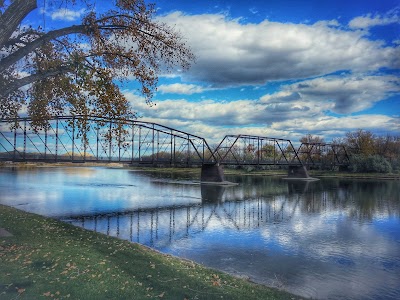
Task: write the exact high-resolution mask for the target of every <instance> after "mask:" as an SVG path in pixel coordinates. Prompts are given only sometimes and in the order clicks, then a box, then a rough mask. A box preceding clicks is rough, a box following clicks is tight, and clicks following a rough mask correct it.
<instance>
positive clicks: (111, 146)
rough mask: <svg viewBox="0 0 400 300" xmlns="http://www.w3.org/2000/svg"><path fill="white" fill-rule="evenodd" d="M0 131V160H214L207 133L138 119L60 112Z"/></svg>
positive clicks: (9, 123) (3, 125)
mask: <svg viewBox="0 0 400 300" xmlns="http://www.w3.org/2000/svg"><path fill="white" fill-rule="evenodd" d="M82 127H84V128H85V129H86V130H82ZM0 133H1V134H0V159H1V160H12V161H72V162H82V161H91V162H127V163H152V164H159V163H160V164H171V165H192V164H203V163H204V162H205V161H215V160H214V159H213V156H212V151H211V149H210V147H209V146H208V144H207V141H206V140H205V139H204V138H202V137H199V136H196V135H193V134H190V133H188V132H184V131H181V130H177V129H174V128H171V127H167V126H163V125H160V124H157V123H151V122H142V121H137V120H124V119H108V118H104V117H97V116H60V117H54V118H52V119H50V120H48V126H47V127H46V128H42V129H40V128H39V129H35V128H34V127H33V126H32V119H31V118H16V119H3V120H0ZM210 155H211V156H210Z"/></svg>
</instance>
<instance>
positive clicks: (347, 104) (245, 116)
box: [125, 76, 400, 141]
mask: <svg viewBox="0 0 400 300" xmlns="http://www.w3.org/2000/svg"><path fill="white" fill-rule="evenodd" d="M399 90H400V81H399V79H398V78H396V77H394V76H370V77H364V78H357V77H356V76H348V77H347V78H341V77H339V76H331V77H326V78H317V79H313V80H306V81H302V82H300V83H295V84H291V85H287V86H284V87H283V88H282V89H281V90H280V91H277V92H276V93H273V94H268V95H265V96H263V97H261V98H260V99H259V100H249V99H241V100H235V101H220V102H218V101H216V100H213V99H206V100H201V101H197V102H191V101H188V100H186V99H178V100H164V101H157V99H155V102H156V105H155V106H154V107H149V106H148V105H146V104H145V101H144V99H142V98H141V97H139V96H137V95H135V94H133V93H131V92H129V91H126V92H125V95H126V96H127V98H128V100H129V101H130V102H131V104H132V105H133V107H134V108H135V109H136V110H137V111H138V112H139V113H140V114H141V115H143V116H144V117H145V119H146V120H147V121H152V122H155V123H160V124H163V125H168V126H171V127H173V128H177V129H181V130H184V131H188V132H190V133H192V134H196V135H199V136H202V137H205V138H206V139H207V140H208V139H211V140H214V141H218V140H220V139H221V138H222V137H223V136H224V135H225V134H252V135H260V136H268V137H280V138H288V139H292V140H294V141H298V140H299V138H300V137H302V136H304V135H305V134H306V133H310V132H312V133H313V134H315V135H320V136H322V137H325V140H327V141H329V140H331V139H332V138H333V137H342V136H344V134H345V133H346V132H348V131H353V130H357V129H359V128H364V129H367V130H372V131H374V130H375V131H376V129H379V130H380V131H381V133H391V132H399V131H400V122H399V120H398V116H397V117H396V116H395V115H393V116H385V115H379V114H375V115H367V114H364V115H363V114H360V115H358V116H342V117H340V116H332V115H329V114H327V112H329V111H332V112H336V113H351V112H358V113H360V112H362V111H363V110H364V109H366V108H368V107H370V106H372V105H373V104H374V103H375V102H378V101H381V100H383V99H386V98H387V97H389V96H390V95H391V94H392V93H396V92H397V93H398V92H399Z"/></svg>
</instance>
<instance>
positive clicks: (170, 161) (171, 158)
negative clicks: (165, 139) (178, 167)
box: [169, 129, 174, 165]
mask: <svg viewBox="0 0 400 300" xmlns="http://www.w3.org/2000/svg"><path fill="white" fill-rule="evenodd" d="M172 139H173V135H172V129H171V146H170V148H171V150H170V159H169V163H170V164H171V165H172V161H173V153H174V152H173V141H172Z"/></svg>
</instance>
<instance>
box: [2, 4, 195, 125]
mask: <svg viewBox="0 0 400 300" xmlns="http://www.w3.org/2000/svg"><path fill="white" fill-rule="evenodd" d="M38 2H39V1H37V0H0V118H11V117H16V116H18V112H19V110H20V109H21V107H22V106H23V105H24V104H27V107H28V114H29V115H30V116H31V117H32V118H33V119H34V120H35V122H37V124H38V125H40V124H44V122H45V121H46V119H47V118H49V117H50V116H54V115H60V114H63V113H68V114H75V115H100V116H104V117H111V118H115V117H119V118H131V117H134V113H133V111H132V109H131V107H130V105H129V102H128V101H127V99H126V98H125V97H124V95H123V94H122V92H121V90H120V84H119V83H120V82H123V81H124V80H127V78H132V77H133V78H135V79H136V80H137V81H138V82H139V83H140V85H141V92H142V94H143V95H144V96H145V98H146V100H147V101H151V98H152V96H153V94H154V91H155V90H156V86H157V82H158V76H159V74H160V71H163V72H164V71H168V70H171V68H173V67H179V68H183V69H186V68H188V67H189V65H190V63H191V61H192V60H193V59H194V57H193V54H192V52H191V51H190V49H189V48H188V47H187V46H186V45H185V43H184V41H183V39H182V37H181V36H180V35H179V33H177V32H175V31H174V30H173V29H172V28H171V27H169V26H168V25H166V24H163V23H159V22H157V21H155V18H154V13H155V10H154V6H153V5H149V4H146V3H145V2H144V0H112V1H111V0H110V1H107V2H106V4H107V5H109V6H110V5H111V6H110V7H112V8H111V9H108V10H107V11H103V12H102V13H98V12H97V11H96V10H95V9H94V7H95V6H96V4H97V5H98V6H101V2H100V1H96V0H63V1H55V0H54V1H52V3H53V5H63V7H64V8H70V9H71V8H74V7H78V8H81V7H82V5H83V6H84V7H85V8H86V13H85V14H84V15H83V17H82V18H81V19H80V21H79V22H78V23H77V24H75V25H71V26H67V27H63V28H53V29H51V30H45V29H43V28H41V27H39V28H34V27H33V26H29V23H28V22H27V21H26V19H27V18H26V17H27V16H28V14H30V13H32V12H33V11H35V10H38V9H40V7H38V4H39V3H38ZM46 2H47V3H49V1H44V2H42V1H40V3H46ZM50 2H51V0H50ZM96 2H100V3H96ZM103 4H104V2H103ZM41 9H43V7H42V8H41Z"/></svg>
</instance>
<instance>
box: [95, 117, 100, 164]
mask: <svg viewBox="0 0 400 300" xmlns="http://www.w3.org/2000/svg"><path fill="white" fill-rule="evenodd" d="M99 130H100V127H99V124H97V126H96V135H97V136H96V139H97V140H96V160H97V161H98V160H99Z"/></svg>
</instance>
